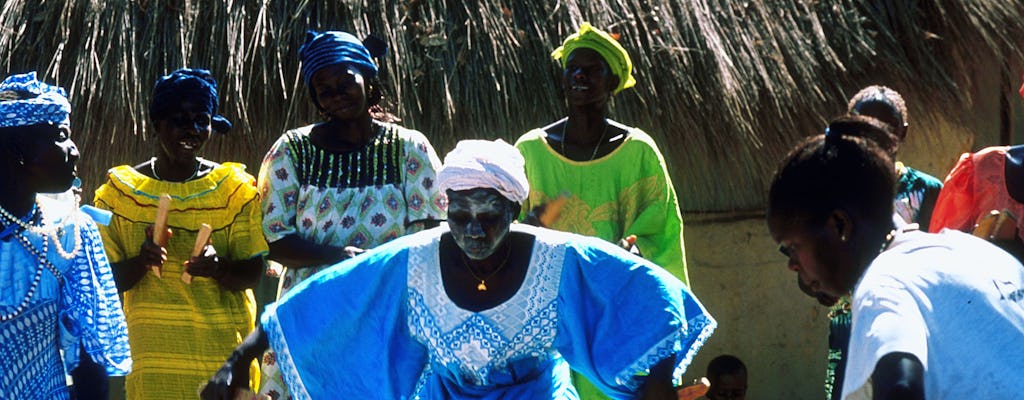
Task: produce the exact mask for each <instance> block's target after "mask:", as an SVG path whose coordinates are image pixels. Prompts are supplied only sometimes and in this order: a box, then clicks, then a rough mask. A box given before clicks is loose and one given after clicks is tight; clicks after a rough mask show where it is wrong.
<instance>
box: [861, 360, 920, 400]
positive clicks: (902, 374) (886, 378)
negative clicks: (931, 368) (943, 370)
mask: <svg viewBox="0 0 1024 400" xmlns="http://www.w3.org/2000/svg"><path fill="white" fill-rule="evenodd" d="M871 391H872V393H874V398H875V399H876V400H885V399H901V400H916V399H921V400H924V366H922V365H921V361H919V360H918V359H917V357H915V356H914V355H913V354H910V353H889V354H886V355H884V356H882V358H881V359H879V360H878V362H877V363H875V371H874V372H872V373H871Z"/></svg>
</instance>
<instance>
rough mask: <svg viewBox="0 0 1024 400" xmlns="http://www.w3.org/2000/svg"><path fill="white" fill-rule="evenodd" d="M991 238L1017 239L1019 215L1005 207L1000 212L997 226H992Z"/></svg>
mask: <svg viewBox="0 0 1024 400" xmlns="http://www.w3.org/2000/svg"><path fill="white" fill-rule="evenodd" d="M991 235H992V236H991V238H990V240H1016V239H1017V216H1015V215H1013V212H1011V211H1010V210H1006V209H1004V210H1003V211H1002V212H1000V213H999V219H997V220H996V226H995V228H992V234H991Z"/></svg>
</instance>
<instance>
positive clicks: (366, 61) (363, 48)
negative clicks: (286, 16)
mask: <svg viewBox="0 0 1024 400" xmlns="http://www.w3.org/2000/svg"><path fill="white" fill-rule="evenodd" d="M385 53H387V46H386V45H385V44H384V42H383V41H381V40H379V39H376V38H373V37H368V38H367V40H366V41H365V43H364V41H362V40H359V39H358V38H356V37H355V36H353V35H352V34H351V33H348V32H341V31H327V32H314V31H309V32H307V33H306V43H305V44H303V45H302V47H300V48H299V58H300V59H301V60H302V78H303V79H304V80H305V81H306V85H307V86H308V85H309V81H310V79H312V78H313V74H315V73H316V72H317V71H319V70H321V69H323V68H324V67H327V66H330V65H335V64H349V65H352V66H354V67H356V68H357V69H359V72H360V73H361V74H363V76H364V77H365V78H367V79H373V78H374V77H376V76H377V64H376V63H374V62H373V57H380V56H382V55H384V54H385Z"/></svg>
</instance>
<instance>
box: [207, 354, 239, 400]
mask: <svg viewBox="0 0 1024 400" xmlns="http://www.w3.org/2000/svg"><path fill="white" fill-rule="evenodd" d="M241 358H242V357H240V356H239V354H238V352H235V353H232V354H231V357H230V358H228V360H227V361H225V362H224V365H222V366H221V367H220V369H219V370H217V373H215V374H214V375H213V377H212V378H210V380H209V381H208V382H206V386H205V387H203V391H202V392H200V393H199V397H200V398H202V399H203V400H234V399H235V396H237V395H238V393H239V392H240V391H242V390H245V389H247V388H246V386H247V385H248V384H249V365H248V364H249V363H248V362H242V361H241Z"/></svg>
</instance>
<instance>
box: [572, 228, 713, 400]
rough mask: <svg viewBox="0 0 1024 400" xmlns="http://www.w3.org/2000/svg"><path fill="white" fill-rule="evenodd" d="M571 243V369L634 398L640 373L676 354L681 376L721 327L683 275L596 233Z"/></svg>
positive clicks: (610, 390)
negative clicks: (680, 275)
mask: <svg viewBox="0 0 1024 400" xmlns="http://www.w3.org/2000/svg"><path fill="white" fill-rule="evenodd" d="M578 239H579V240H578V241H577V242H576V244H569V245H567V246H566V255H565V264H564V267H563V269H562V283H561V286H560V288H559V310H558V315H559V332H558V338H557V340H556V346H557V348H558V350H559V351H560V352H561V354H562V355H563V356H564V357H565V359H566V360H567V361H568V362H569V365H570V366H572V368H573V369H574V370H576V371H578V372H580V373H582V374H584V375H585V376H586V377H587V378H588V379H590V380H591V382H593V383H594V384H595V385H596V386H597V387H598V388H599V389H601V391H603V392H604V393H605V394H607V395H609V396H611V397H612V398H633V397H635V396H636V394H637V392H638V391H639V389H640V386H641V384H642V383H643V381H642V376H643V375H646V374H647V372H648V370H649V369H650V368H651V367H652V366H654V364H656V363H657V362H658V361H660V360H662V359H665V358H667V357H669V356H671V355H674V356H675V357H676V365H675V369H674V373H673V378H674V379H676V380H679V379H680V377H681V375H682V373H683V372H684V371H685V370H686V367H687V366H689V364H690V362H691V361H692V359H693V356H694V354H696V352H697V350H698V349H700V347H701V346H703V344H704V342H705V341H706V340H707V338H708V337H710V336H711V333H712V332H713V331H714V329H715V327H716V322H715V320H714V319H713V318H712V317H711V315H710V314H708V313H707V311H706V310H705V309H704V306H703V305H701V304H700V302H699V301H698V300H697V298H696V297H694V295H693V293H691V292H690V290H689V289H688V288H687V287H686V285H684V284H683V283H682V282H680V281H679V279H677V278H675V277H674V276H672V274H670V273H668V272H667V271H665V270H664V269H662V268H661V267H658V266H656V265H654V264H652V263H650V262H649V261H646V260H643V259H641V258H639V257H636V256H634V255H632V254H629V253H628V252H626V251H624V250H622V249H620V248H619V247H617V246H615V245H613V244H610V243H606V242H603V241H600V240H598V239H593V238H582V237H580V238H578Z"/></svg>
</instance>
